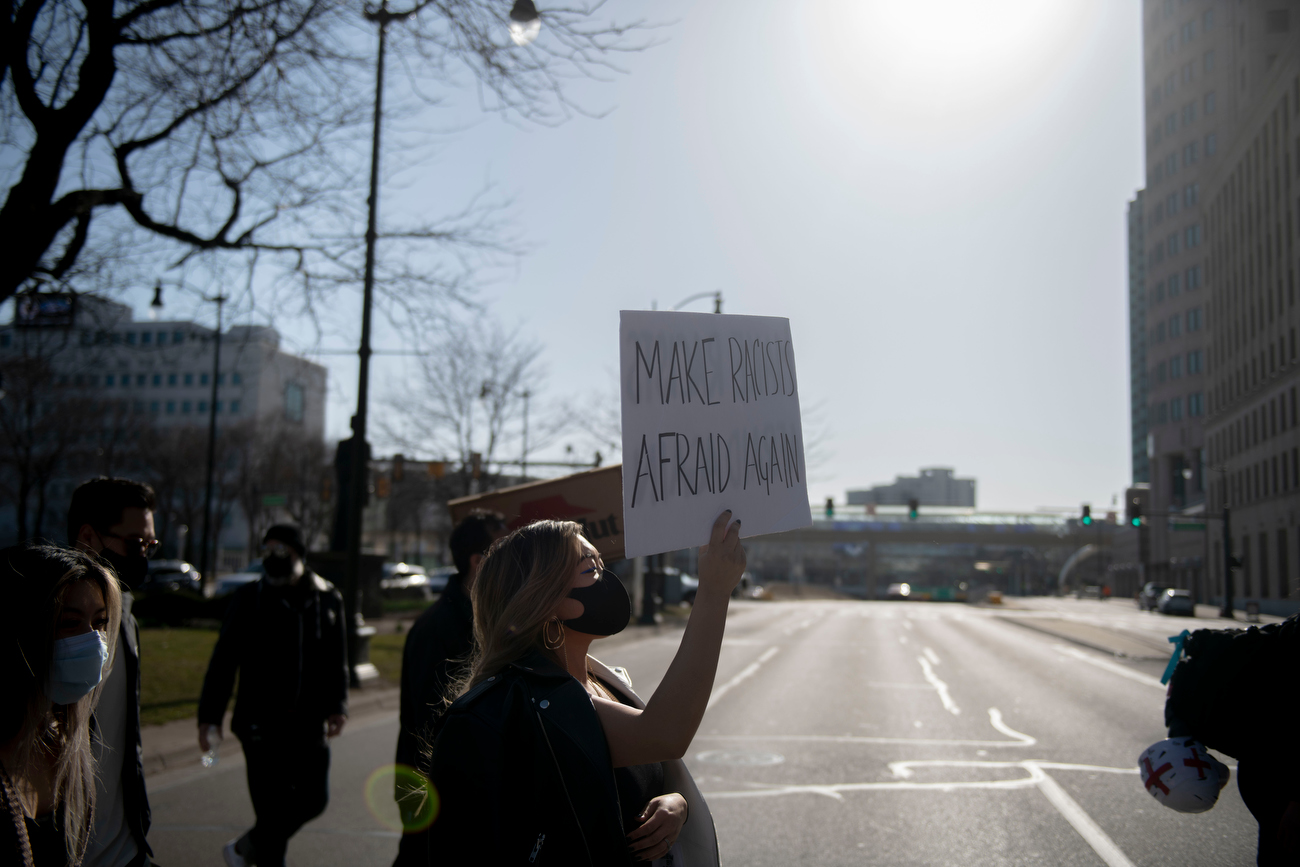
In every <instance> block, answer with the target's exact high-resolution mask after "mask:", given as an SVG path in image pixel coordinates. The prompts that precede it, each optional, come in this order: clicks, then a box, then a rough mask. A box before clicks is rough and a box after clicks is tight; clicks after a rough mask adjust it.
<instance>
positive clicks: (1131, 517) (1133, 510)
mask: <svg viewBox="0 0 1300 867" xmlns="http://www.w3.org/2000/svg"><path fill="white" fill-rule="evenodd" d="M1128 522H1129V523H1130V524H1131V525H1133V526H1134V527H1141V526H1142V502H1141V501H1140V500H1138V499H1136V498H1135V499H1134V500H1133V501H1132V502H1131V503H1129V507H1128Z"/></svg>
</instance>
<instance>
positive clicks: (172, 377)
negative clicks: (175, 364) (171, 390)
mask: <svg viewBox="0 0 1300 867" xmlns="http://www.w3.org/2000/svg"><path fill="white" fill-rule="evenodd" d="M167 384H168V385H175V384H176V374H174V373H169V374H167Z"/></svg>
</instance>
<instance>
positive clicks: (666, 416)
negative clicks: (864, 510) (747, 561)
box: [619, 310, 812, 557]
mask: <svg viewBox="0 0 1300 867" xmlns="http://www.w3.org/2000/svg"><path fill="white" fill-rule="evenodd" d="M619 332H620V333H619V338H620V380H621V383H622V397H623V524H624V534H625V538H626V545H627V555H628V556H629V557H635V556H639V555H642V554H656V553H660V552H664V551H673V550H677V549H680V548H687V547H691V546H694V545H701V544H704V543H705V542H707V541H708V532H709V527H710V526H711V525H712V522H713V519H714V518H716V517H717V516H718V514H719V513H720V512H721V511H722V510H723V509H731V510H732V512H733V513H734V514H735V517H737V518H739V519H740V520H741V534H742V535H743V536H756V535H759V534H762V533H774V532H779V531H781V530H791V529H794V528H796V527H803V526H807V525H808V524H810V523H811V522H812V515H811V512H810V511H809V508H808V483H807V479H806V477H805V472H804V471H805V467H804V454H803V429H802V426H801V423H800V417H799V387H798V378H797V376H796V374H795V353H794V345H793V344H792V343H791V341H790V322H789V320H788V319H780V318H776V317H770V316H721V315H716V314H709V313H658V312H645V311H629V310H625V311H623V313H622V321H621V326H620V329H619Z"/></svg>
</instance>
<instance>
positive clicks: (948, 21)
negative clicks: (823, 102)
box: [801, 0, 1090, 132]
mask: <svg viewBox="0 0 1300 867" xmlns="http://www.w3.org/2000/svg"><path fill="white" fill-rule="evenodd" d="M1088 2H1089V0H925V2H916V0H809V2H806V3H805V4H803V5H802V8H803V15H802V16H801V17H802V19H803V20H802V24H803V30H804V36H805V40H804V42H805V48H806V52H807V60H808V65H809V68H810V70H811V71H812V72H813V74H814V77H815V79H816V86H817V87H818V89H819V91H821V95H823V96H825V97H828V98H829V99H830V100H831V101H832V102H833V103H835V105H836V109H837V110H838V111H840V112H851V113H853V114H854V115H855V116H856V119H857V120H859V121H860V122H866V123H868V124H870V125H871V126H877V125H881V124H883V125H888V126H901V127H903V128H905V129H908V130H911V131H914V132H922V131H926V130H930V129H936V128H942V129H947V130H952V129H954V128H958V129H960V128H963V127H964V128H968V129H969V128H971V127H979V126H983V125H984V124H985V123H987V122H988V121H990V120H994V119H996V117H997V116H999V115H1003V114H1005V113H1006V112H1008V111H1014V110H1015V109H1016V107H1017V105H1020V104H1023V103H1024V102H1025V101H1026V100H1027V99H1030V98H1031V97H1032V96H1033V95H1034V94H1035V93H1036V92H1039V91H1041V90H1042V89H1043V88H1044V87H1045V86H1047V85H1049V84H1050V82H1051V80H1052V79H1053V78H1054V77H1055V76H1056V75H1057V74H1059V73H1060V71H1061V69H1062V67H1063V66H1065V65H1066V63H1067V62H1068V60H1069V59H1070V58H1071V57H1072V56H1074V54H1075V52H1076V50H1077V48H1078V47H1079V45H1080V43H1081V42H1083V41H1085V39H1086V31H1087V30H1089V29H1090V28H1089V26H1088V18H1089V10H1088Z"/></svg>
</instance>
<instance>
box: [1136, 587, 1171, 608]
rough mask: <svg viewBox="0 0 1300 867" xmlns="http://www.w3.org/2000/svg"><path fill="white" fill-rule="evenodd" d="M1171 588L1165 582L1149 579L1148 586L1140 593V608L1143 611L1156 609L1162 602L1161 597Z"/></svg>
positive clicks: (1138, 600)
mask: <svg viewBox="0 0 1300 867" xmlns="http://www.w3.org/2000/svg"><path fill="white" fill-rule="evenodd" d="M1168 589H1169V588H1168V587H1166V586H1165V585H1163V584H1157V583H1156V582H1154V581H1148V582H1147V583H1146V586H1145V587H1143V588H1142V590H1141V591H1140V592H1139V593H1138V597H1137V603H1138V608H1141V609H1142V610H1143V611H1155V610H1156V605H1157V604H1159V602H1160V597H1161V596H1163V595H1164V592H1165V591H1166V590H1168Z"/></svg>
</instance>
